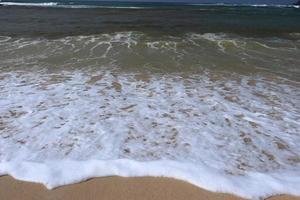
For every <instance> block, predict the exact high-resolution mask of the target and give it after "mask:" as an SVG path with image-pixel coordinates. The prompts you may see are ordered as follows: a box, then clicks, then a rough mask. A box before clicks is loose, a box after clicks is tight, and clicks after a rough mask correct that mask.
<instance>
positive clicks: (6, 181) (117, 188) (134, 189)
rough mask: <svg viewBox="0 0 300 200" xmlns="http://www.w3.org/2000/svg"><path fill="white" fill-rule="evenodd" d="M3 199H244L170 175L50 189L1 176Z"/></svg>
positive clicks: (292, 199)
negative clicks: (209, 189)
mask: <svg viewBox="0 0 300 200" xmlns="http://www.w3.org/2000/svg"><path fill="white" fill-rule="evenodd" d="M0 199H1V200H79V199H80V200H95V199H97V200H98V199H101V200H125V199H126V200H150V199H151V200H194V199H195V200H225V199H226V200H242V198H239V197H236V196H233V195H229V194H221V193H213V192H208V191H206V190H203V189H201V188H198V187H196V186H193V185H191V184H188V183H186V182H183V181H177V180H174V179H169V178H153V177H142V178H122V177H103V178H94V179H91V180H88V181H85V182H82V183H78V184H73V185H67V186H63V187H59V188H56V189H54V190H47V189H46V188H45V187H44V186H43V185H40V184H36V183H29V182H23V181H17V180H15V179H13V178H11V177H9V176H2V177H0ZM269 200H300V197H291V196H287V195H284V196H277V197H272V198H270V199H269Z"/></svg>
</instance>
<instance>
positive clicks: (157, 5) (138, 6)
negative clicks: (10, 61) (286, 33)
mask: <svg viewBox="0 0 300 200" xmlns="http://www.w3.org/2000/svg"><path fill="white" fill-rule="evenodd" d="M0 5H2V6H28V7H58V8H118V9H154V8H158V9H159V8H168V7H174V6H175V7H178V6H183V7H198V6H204V7H207V6H220V7H222V6H224V7H277V8H299V6H298V5H277V4H223V3H217V4H190V3H182V4H180V3H174V4H172V3H169V4H168V3H153V4H150V3H145V4H143V3H138V4H135V3H133V4H122V3H121V4H114V3H111V4H110V5H105V4H101V2H94V3H89V4H85V3H84V2H80V3H76V4H75V3H74V2H71V3H68V2H40V3H39V2H14V1H11V2H9V1H0Z"/></svg>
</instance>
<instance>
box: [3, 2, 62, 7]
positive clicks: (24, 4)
mask: <svg viewBox="0 0 300 200" xmlns="http://www.w3.org/2000/svg"><path fill="white" fill-rule="evenodd" d="M0 4H1V5H4V6H30V7H33V6H37V7H54V6H57V5H58V3H56V2H47V3H22V2H1V1H0Z"/></svg>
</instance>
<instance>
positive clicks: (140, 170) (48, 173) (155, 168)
mask: <svg viewBox="0 0 300 200" xmlns="http://www.w3.org/2000/svg"><path fill="white" fill-rule="evenodd" d="M6 174H9V175H11V176H13V177H14V178H16V179H19V180H23V181H31V182H36V183H42V184H44V185H45V186H46V187H47V188H48V189H53V188H55V187H58V186H62V185H65V184H72V183H78V182H80V181H84V180H88V179H90V178H93V177H104V176H122V177H142V176H154V177H169V178H175V179H178V180H183V181H187V182H189V183H191V184H194V185H196V186H199V187H201V188H204V189H207V190H209V191H213V192H224V193H233V194H236V195H238V196H241V197H244V198H248V199H260V198H261V197H269V196H271V195H277V194H291V195H300V173H299V171H290V172H277V173H255V172H249V173H247V174H245V175H244V176H238V177H237V176H231V175H224V174H222V173H220V171H218V170H216V169H213V168H210V167H208V166H205V164H203V165H202V166H199V165H194V164H191V163H183V162H175V161H170V160H164V161H150V162H139V161H134V160H128V159H119V160H106V161H105V160H87V161H74V160H56V161H53V160H52V161H46V162H44V163H40V162H30V161H23V162H6V163H1V165H0V175H6Z"/></svg>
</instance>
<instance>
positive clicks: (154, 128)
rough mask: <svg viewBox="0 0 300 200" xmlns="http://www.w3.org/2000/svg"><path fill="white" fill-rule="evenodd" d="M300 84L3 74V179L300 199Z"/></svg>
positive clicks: (84, 73) (109, 73) (115, 73)
mask: <svg viewBox="0 0 300 200" xmlns="http://www.w3.org/2000/svg"><path fill="white" fill-rule="evenodd" d="M297 84H298V83H294V82H290V81H288V80H285V79H281V78H278V77H264V76H254V77H247V76H242V75H238V74H231V76H230V78H229V76H228V75H226V73H225V74H224V73H216V72H209V71H206V72H204V73H203V74H194V75H189V76H188V77H186V75H184V74H183V75H181V74H174V73H171V74H168V75H167V74H165V75H163V74H147V73H146V74H143V73H132V72H124V71H119V70H118V69H114V68H110V69H105V68H98V69H97V70H95V69H93V70H92V69H90V70H89V69H88V68H86V69H84V70H78V69H77V70H69V71H67V70H65V71H62V70H60V71H59V73H55V72H47V71H45V70H42V71H28V70H26V71H25V70H14V71H9V72H4V71H3V72H2V73H1V74H0V87H1V88H0V113H1V116H0V173H1V174H10V175H12V176H13V177H15V178H17V179H21V180H27V181H34V182H39V183H43V184H45V185H46V186H47V187H48V188H53V187H57V186H60V185H64V184H69V183H75V182H79V181H82V180H86V179H88V178H91V177H97V176H108V175H121V176H149V175H150V176H166V177H174V178H178V179H182V180H186V181H188V182H190V183H193V184H196V185H198V186H201V187H203V188H206V189H209V190H212V191H222V192H230V193H235V194H237V195H240V196H243V197H247V198H258V197H262V196H269V195H272V194H280V193H289V194H294V195H300V193H299V191H300V188H299V187H300V178H299V174H300V172H299V162H300V155H299V154H300V153H299V146H298V144H299V142H300V136H299V130H300V124H299V118H300V114H299V105H300V104H299V102H300V99H299V96H298V95H299V85H297Z"/></svg>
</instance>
